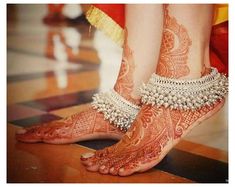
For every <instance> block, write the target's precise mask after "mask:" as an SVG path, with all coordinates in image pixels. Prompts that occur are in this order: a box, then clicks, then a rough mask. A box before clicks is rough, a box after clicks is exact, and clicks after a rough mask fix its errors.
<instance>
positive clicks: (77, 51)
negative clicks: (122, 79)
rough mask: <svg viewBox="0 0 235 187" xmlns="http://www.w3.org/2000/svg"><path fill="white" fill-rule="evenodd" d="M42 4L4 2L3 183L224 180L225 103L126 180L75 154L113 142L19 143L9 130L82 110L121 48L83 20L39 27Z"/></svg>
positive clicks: (108, 81)
mask: <svg viewBox="0 0 235 187" xmlns="http://www.w3.org/2000/svg"><path fill="white" fill-rule="evenodd" d="M46 14H47V8H46V5H17V6H16V5H8V23H7V121H8V131H7V133H8V134H7V140H8V141H7V151H8V154H7V181H8V182H81V183H87V182H90V183H101V182H104V183H105V182H109V183H110V182H113V183H114V182H127V183H130V182H133V183H138V182H145V183H148V182H149V183H153V182H164V183H166V182H167V183H168V182H169V183H178V182H181V183H188V182H190V183H191V182H227V179H228V140H227V139H228V126H227V105H228V104H227V103H226V104H225V106H224V108H223V109H222V110H221V111H220V112H218V113H217V114H216V115H214V116H213V117H212V118H210V119H209V120H207V121H205V122H203V124H201V125H200V126H198V127H196V128H195V129H194V130H193V131H192V132H191V133H190V134H189V135H188V136H187V137H186V138H185V139H184V140H183V141H181V143H179V144H178V145H177V146H176V148H174V149H173V150H172V151H171V152H170V153H169V154H168V155H167V156H166V158H165V159H164V160H163V161H162V162H161V163H160V164H159V165H158V166H156V167H154V168H153V169H151V170H150V171H148V172H146V173H142V174H135V175H133V176H130V177H116V176H106V175H100V174H97V173H90V172H88V171H86V170H85V169H84V167H82V166H81V164H80V162H79V158H80V154H81V153H83V152H86V151H87V150H89V149H92V150H94V149H100V148H103V147H105V146H107V145H112V144H113V143H115V141H110V140H99V141H86V142H80V143H77V144H70V145H47V144H24V143H19V142H17V141H15V138H14V133H15V131H16V129H17V128H19V127H20V126H21V127H26V126H31V125H33V124H35V123H41V122H47V121H51V120H55V119H60V118H63V117H65V116H68V115H70V114H73V113H75V112H78V111H82V110H84V109H85V108H86V107H87V106H88V103H89V102H91V97H92V95H93V94H94V93H97V92H99V91H105V90H108V89H110V88H112V86H113V84H114V82H115V79H116V76H117V74H118V69H119V65H120V59H121V49H120V48H119V47H118V46H116V44H114V43H113V42H112V41H111V40H110V39H109V38H107V37H106V36H105V35H104V34H103V33H102V32H100V31H97V30H96V29H94V28H92V29H91V31H90V32H89V25H88V24H86V23H85V22H81V23H77V24H76V25H69V24H66V23H63V24H61V25H58V26H48V25H45V24H43V22H42V19H43V17H44V16H45V15H46Z"/></svg>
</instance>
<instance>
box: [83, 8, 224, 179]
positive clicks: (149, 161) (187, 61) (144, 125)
mask: <svg viewBox="0 0 235 187" xmlns="http://www.w3.org/2000/svg"><path fill="white" fill-rule="evenodd" d="M211 9H212V7H211V5H169V6H165V8H164V15H165V17H164V29H163V39H162V45H161V51H160V57H159V61H158V65H157V71H156V73H157V74H158V75H161V76H164V77H168V78H172V79H195V78H199V77H201V76H202V74H204V73H205V72H203V66H204V64H209V63H208V62H209V61H208V59H209V58H208V51H207V45H208V42H209V34H210V32H209V31H210V25H211V16H212V15H211V14H210V13H208V11H209V12H211ZM199 10H200V11H199ZM198 20H200V22H199V23H200V24H197V26H196V23H197V21H198ZM172 86H173V85H172ZM147 97H149V96H147ZM159 98H160V96H159ZM160 99H161V98H160ZM167 99H168V98H167ZM222 105H223V101H216V102H214V103H213V105H211V106H203V107H201V108H199V109H197V110H186V111H185V110H180V109H173V110H170V109H169V108H165V107H163V106H160V107H157V106H156V105H153V106H152V105H147V104H146V105H145V104H144V105H142V108H141V110H140V112H139V114H138V116H137V117H136V120H135V121H134V123H133V125H132V127H131V128H130V129H129V130H128V131H127V133H126V134H125V135H124V136H123V138H122V139H121V140H120V141H119V142H118V143H117V144H115V145H114V146H111V147H108V148H105V149H104V150H101V151H97V152H96V153H94V154H88V155H84V156H82V157H81V160H82V162H83V163H84V165H86V167H87V169H88V170H90V171H99V172H100V173H105V174H107V173H110V174H112V175H121V176H127V175H130V174H132V173H134V172H143V171H146V170H148V169H150V168H152V167H153V166H154V165H156V164H157V163H159V162H160V161H161V159H162V158H164V156H165V155H166V154H167V153H168V152H169V150H170V149H171V148H172V147H173V146H174V145H175V144H176V143H177V142H178V141H179V140H180V139H181V138H182V137H183V136H184V135H185V134H187V133H188V132H189V130H190V129H192V128H193V127H194V126H195V125H197V124H199V123H200V122H201V121H202V120H204V119H206V118H209V117H210V116H211V115H213V114H214V113H215V112H217V111H218V110H219V109H220V108H221V107H222ZM126 153H128V154H126Z"/></svg>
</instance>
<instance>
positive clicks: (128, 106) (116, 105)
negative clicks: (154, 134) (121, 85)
mask: <svg viewBox="0 0 235 187" xmlns="http://www.w3.org/2000/svg"><path fill="white" fill-rule="evenodd" d="M92 106H93V108H94V109H96V110H97V111H98V112H102V113H103V114H104V118H105V119H107V120H109V122H110V123H112V124H113V125H114V126H116V127H118V128H119V129H121V130H124V131H126V130H127V129H128V128H129V127H130V126H131V124H132V122H133V121H134V119H135V117H136V115H137V114H138V112H139V109H140V107H139V106H137V105H135V104H133V103H131V102H129V101H127V100H126V99H125V98H123V97H122V96H120V95H119V94H118V93H117V92H116V91H115V90H113V89H112V90H110V91H109V92H105V93H99V94H95V95H94V96H93V102H92Z"/></svg>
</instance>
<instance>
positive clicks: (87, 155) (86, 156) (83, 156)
mask: <svg viewBox="0 0 235 187" xmlns="http://www.w3.org/2000/svg"><path fill="white" fill-rule="evenodd" d="M93 155H94V153H84V154H82V158H90V157H92V156H93Z"/></svg>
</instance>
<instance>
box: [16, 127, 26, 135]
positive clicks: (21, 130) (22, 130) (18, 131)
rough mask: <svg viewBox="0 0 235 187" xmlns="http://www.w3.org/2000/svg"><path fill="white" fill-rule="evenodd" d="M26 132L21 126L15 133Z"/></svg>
mask: <svg viewBox="0 0 235 187" xmlns="http://www.w3.org/2000/svg"><path fill="white" fill-rule="evenodd" d="M26 132H27V130H25V129H23V128H22V129H19V130H17V131H16V134H25V133H26Z"/></svg>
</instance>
